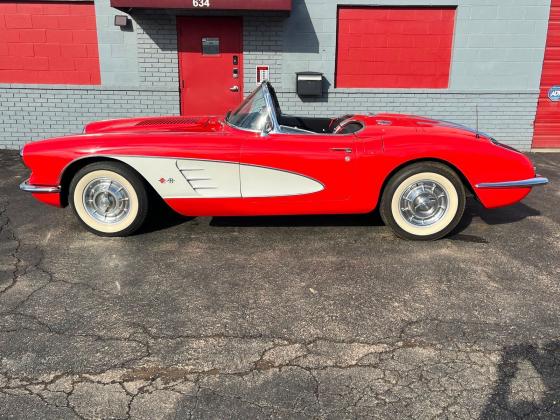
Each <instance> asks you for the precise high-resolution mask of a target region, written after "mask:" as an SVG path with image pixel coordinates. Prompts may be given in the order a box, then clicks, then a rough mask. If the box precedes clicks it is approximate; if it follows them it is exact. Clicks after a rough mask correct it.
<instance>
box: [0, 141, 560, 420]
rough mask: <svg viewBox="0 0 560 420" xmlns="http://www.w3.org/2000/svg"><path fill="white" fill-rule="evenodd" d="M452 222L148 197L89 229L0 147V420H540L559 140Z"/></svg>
mask: <svg viewBox="0 0 560 420" xmlns="http://www.w3.org/2000/svg"><path fill="white" fill-rule="evenodd" d="M530 157H531V159H533V160H534V162H535V164H536V165H537V166H538V168H539V170H540V172H541V173H542V175H544V176H548V177H549V178H550V180H551V184H550V185H549V186H546V187H543V188H539V189H535V190H534V191H533V193H532V194H531V195H530V196H529V197H528V198H527V199H525V200H524V201H523V202H522V203H520V204H517V205H515V206H512V207H508V208H504V209H497V210H485V209H484V208H482V207H481V206H480V205H479V204H477V203H476V202H474V201H470V202H469V205H468V208H467V213H466V216H465V218H464V220H463V222H462V224H461V228H460V229H459V230H458V232H457V233H456V234H455V235H454V236H452V237H450V238H448V239H444V240H441V241H437V242H433V243H417V242H407V241H404V240H400V239H397V238H395V237H394V236H393V235H392V233H391V232H390V230H389V229H388V228H386V227H385V226H383V224H382V223H381V221H380V220H379V217H378V216H377V215H375V214H372V215H366V216H328V217H325V216H318V217H264V218H195V219H185V218H181V217H175V216H173V215H172V214H170V213H169V212H166V211H165V210H164V209H162V210H160V211H158V212H157V213H156V214H155V215H154V216H153V217H152V219H151V223H150V224H149V225H148V226H147V227H146V229H144V232H143V233H142V234H139V235H136V236H133V237H129V238H100V237H96V236H94V235H93V234H91V233H88V232H87V231H85V230H84V229H83V228H82V227H81V226H80V225H79V224H78V222H77V221H76V220H75V219H74V217H73V215H72V213H71V211H70V210H69V209H64V210H61V209H56V208H50V207H47V206H45V205H42V204H40V203H38V202H36V201H35V200H34V199H33V198H32V196H31V195H29V194H26V193H23V192H20V191H19V189H18V184H19V183H20V182H21V181H22V180H24V179H25V177H26V176H27V174H28V171H27V170H26V169H25V168H24V166H23V165H22V164H21V163H20V161H19V156H18V155H17V153H15V152H12V151H0V417H2V418H6V417H8V418H9V417H12V418H33V419H40V418H49V419H52V418H57V419H65V418H145V419H154V418H175V417H176V418H247V419H248V418H250V419H259V418H291V419H292V418H328V419H342V418H363V417H368V418H371V417H375V418H406V417H411V418H446V417H447V418H508V419H509V418H512V417H513V418H515V417H533V418H551V417H555V416H556V417H558V416H560V284H559V283H560V210H559V209H560V154H535V155H530Z"/></svg>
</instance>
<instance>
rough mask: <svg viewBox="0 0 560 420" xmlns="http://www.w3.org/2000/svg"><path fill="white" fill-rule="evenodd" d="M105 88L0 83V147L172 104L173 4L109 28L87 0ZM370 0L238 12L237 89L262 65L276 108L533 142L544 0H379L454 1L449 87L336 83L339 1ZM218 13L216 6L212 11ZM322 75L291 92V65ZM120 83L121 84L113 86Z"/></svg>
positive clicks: (296, 0)
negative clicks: (316, 93)
mask: <svg viewBox="0 0 560 420" xmlns="http://www.w3.org/2000/svg"><path fill="white" fill-rule="evenodd" d="M95 4H96V13H97V19H98V32H99V34H98V37H99V48H100V63H101V72H102V82H103V85H102V86H98V87H68V86H67V87H64V86H35V87H33V86H12V85H1V84H0V112H1V115H0V147H9V148H17V147H18V146H19V145H21V144H22V143H24V142H26V141H29V140H33V139H38V138H44V137H49V136H54V135H60V134H67V133H71V132H79V131H80V130H81V129H82V126H83V124H85V123H87V122H89V121H92V120H96V119H102V118H118V117H125V116H135V115H150V114H154V115H163V114H177V113H179V95H178V85H179V71H178V56H177V28H176V16H177V15H178V14H183V13H184V12H181V11H176V10H168V11H158V10H136V9H135V10H134V11H132V12H131V19H132V20H133V31H132V32H126V31H125V32H122V31H121V30H120V29H118V28H115V27H114V25H113V24H112V19H113V17H114V15H115V14H121V13H122V12H120V11H117V10H116V9H112V8H110V7H109V0H95ZM338 4H345V5H350V4H354V5H370V4H372V2H371V1H369V0H344V1H335V0H293V11H292V14H291V15H290V16H289V17H286V16H280V15H275V14H258V13H248V14H245V15H244V64H245V73H244V91H245V93H246V94H247V93H248V92H250V91H251V90H252V89H253V87H254V86H255V67H256V66H257V65H260V64H266V65H269V66H270V73H271V80H272V82H273V84H274V86H275V88H276V90H277V92H278V93H279V97H280V102H281V105H282V106H283V108H284V110H285V111H286V112H289V113H304V114H306V115H318V116H319V115H338V114H342V113H347V112H404V113H414V114H419V115H426V116H429V117H435V118H443V119H448V120H453V121H457V122H460V123H464V124H467V125H470V126H475V125H476V121H475V120H476V118H475V109H476V104H478V107H479V114H480V118H479V126H480V129H481V130H485V131H488V132H489V133H492V134H494V135H495V136H496V137H497V138H499V139H500V140H502V141H504V142H506V143H508V144H511V145H513V146H516V147H518V148H520V149H523V150H527V149H529V148H530V146H531V141H532V133H533V127H532V123H533V120H534V116H535V111H536V103H537V96H538V87H539V79H540V74H541V66H542V59H543V55H544V47H545V39H546V28H547V20H548V14H549V10H550V0H429V1H428V0H376V1H375V4H376V5H388V6H398V5H401V6H402V5H407V6H414V5H444V6H453V5H455V6H457V24H456V28H455V39H454V51H453V58H452V67H451V79H450V87H449V89H445V90H429V91H423V90H417V89H412V90H384V89H362V90H350V89H336V88H335V87H334V77H335V74H334V71H335V51H336V8H337V5H338ZM217 14H221V15H223V13H217ZM305 70H314V71H321V72H323V73H324V74H325V78H326V85H327V86H328V89H327V92H326V94H325V96H324V97H322V98H318V99H316V100H303V99H301V98H299V97H298V96H297V95H296V94H295V73H296V72H297V71H305ZM115 86H118V88H115Z"/></svg>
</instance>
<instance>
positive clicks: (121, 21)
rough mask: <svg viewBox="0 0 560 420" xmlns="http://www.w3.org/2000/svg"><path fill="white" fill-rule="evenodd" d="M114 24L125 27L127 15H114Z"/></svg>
mask: <svg viewBox="0 0 560 420" xmlns="http://www.w3.org/2000/svg"><path fill="white" fill-rule="evenodd" d="M115 26H119V27H121V28H126V27H127V26H128V16H126V15H115Z"/></svg>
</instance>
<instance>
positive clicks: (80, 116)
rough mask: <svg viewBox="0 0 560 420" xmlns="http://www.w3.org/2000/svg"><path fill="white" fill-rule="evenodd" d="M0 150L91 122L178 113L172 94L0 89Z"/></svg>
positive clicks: (175, 94) (175, 95) (74, 130)
mask: <svg viewBox="0 0 560 420" xmlns="http://www.w3.org/2000/svg"><path fill="white" fill-rule="evenodd" d="M0 98H1V100H0V148H9V149H17V148H19V146H21V145H22V144H23V143H25V142H28V141H31V140H38V139H43V138H48V137H56V136H61V135H66V134H70V133H81V132H82V129H83V127H84V125H85V124H86V123H88V122H91V121H96V120H103V119H110V118H124V117H132V116H142V115H173V114H178V113H179V98H178V92H177V91H172V90H170V91H162V90H155V91H154V90H149V89H145V90H141V89H136V90H132V89H126V90H119V89H106V88H95V87H93V88H79V87H74V86H69V87H58V88H52V87H51V86H47V87H34V88H28V87H22V86H16V85H14V86H13V87H6V86H5V85H4V86H3V87H0Z"/></svg>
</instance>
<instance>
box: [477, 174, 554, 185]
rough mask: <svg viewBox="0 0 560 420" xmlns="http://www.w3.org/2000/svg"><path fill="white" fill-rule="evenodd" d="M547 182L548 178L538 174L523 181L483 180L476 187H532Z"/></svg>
mask: <svg viewBox="0 0 560 420" xmlns="http://www.w3.org/2000/svg"><path fill="white" fill-rule="evenodd" d="M546 184H548V178H543V177H541V176H537V177H535V178H530V179H524V180H521V181H505V182H482V183H480V184H477V185H476V188H531V187H537V186H539V185H546Z"/></svg>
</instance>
